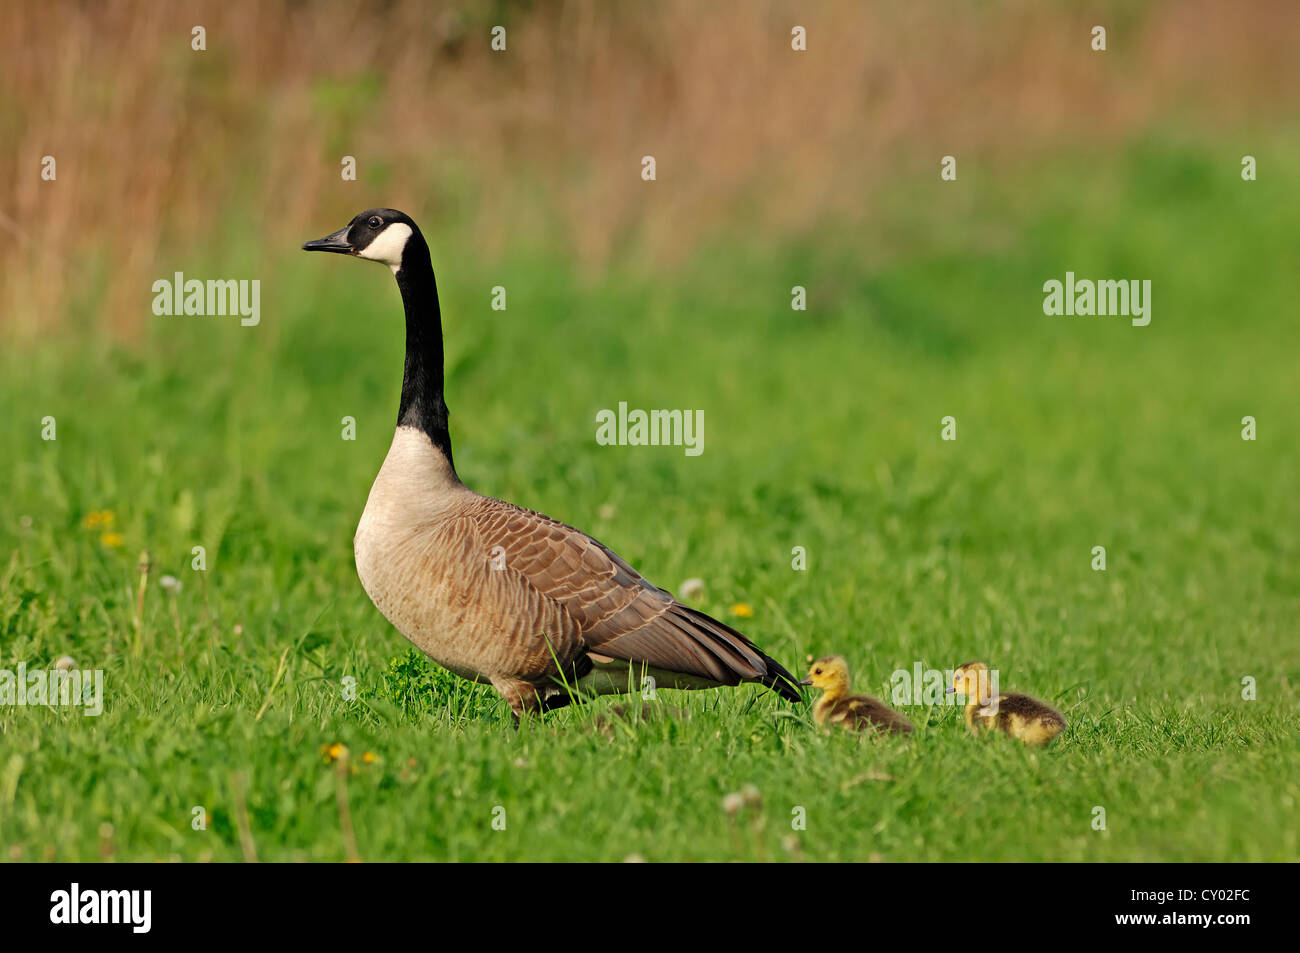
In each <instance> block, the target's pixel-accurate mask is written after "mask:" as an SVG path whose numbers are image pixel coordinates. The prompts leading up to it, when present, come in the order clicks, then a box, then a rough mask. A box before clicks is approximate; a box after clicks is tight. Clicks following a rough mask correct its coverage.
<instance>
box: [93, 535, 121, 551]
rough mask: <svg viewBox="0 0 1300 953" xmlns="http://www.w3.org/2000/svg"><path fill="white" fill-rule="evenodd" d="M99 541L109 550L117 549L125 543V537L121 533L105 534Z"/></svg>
mask: <svg viewBox="0 0 1300 953" xmlns="http://www.w3.org/2000/svg"><path fill="white" fill-rule="evenodd" d="M99 541H100V542H101V543H102V544H103V545H105V546H107V547H109V548H110V549H117V548H118V547H119V546H121V545H122V544H123V543H125V542H126V537H125V536H123V535H122V534H121V533H105V534H104V535H103V536H101V537H99Z"/></svg>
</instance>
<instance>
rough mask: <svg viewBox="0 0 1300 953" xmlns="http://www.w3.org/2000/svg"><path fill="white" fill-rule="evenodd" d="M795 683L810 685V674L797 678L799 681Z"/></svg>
mask: <svg viewBox="0 0 1300 953" xmlns="http://www.w3.org/2000/svg"><path fill="white" fill-rule="evenodd" d="M795 684H796V685H811V684H812V676H811V675H810V676H809V677H808V678H801V679H799V681H797V682H795Z"/></svg>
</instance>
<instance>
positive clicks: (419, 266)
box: [397, 232, 456, 472]
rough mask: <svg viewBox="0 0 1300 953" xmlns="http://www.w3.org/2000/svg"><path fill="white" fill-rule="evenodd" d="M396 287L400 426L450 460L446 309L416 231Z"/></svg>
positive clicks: (423, 242) (427, 254)
mask: <svg viewBox="0 0 1300 953" xmlns="http://www.w3.org/2000/svg"><path fill="white" fill-rule="evenodd" d="M397 287H398V288H399V289H401V292H402V305H403V306H404V307H405V309H406V368H405V371H404V373H403V375H402V403H401V406H400V407H398V409H397V426H399V427H416V428H418V429H420V430H423V431H424V432H425V433H426V434H428V436H429V439H430V440H431V441H433V445H434V446H435V447H437V448H438V449H439V450H440V451H442V454H443V456H445V457H446V458H447V464H448V465H449V466H451V467H452V472H455V469H456V468H455V466H454V465H452V462H451V434H450V433H449V432H448V430H447V403H446V401H445V400H444V399H443V396H442V311H441V309H440V308H439V307H438V287H437V285H436V284H435V283H434V280H433V263H432V262H431V261H430V260H429V246H428V245H427V244H425V241H424V236H422V235H421V234H420V233H419V232H415V233H414V234H412V235H411V237H410V239H408V240H407V243H406V248H405V250H404V251H403V254H402V267H401V268H400V269H398V272H397Z"/></svg>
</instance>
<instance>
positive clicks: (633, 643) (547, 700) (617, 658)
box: [302, 208, 800, 722]
mask: <svg viewBox="0 0 1300 953" xmlns="http://www.w3.org/2000/svg"><path fill="white" fill-rule="evenodd" d="M302 247H303V248H304V249H305V250H307V251H327V252H337V253H339V254H344V255H353V256H355V257H357V258H367V259H370V260H371V261H379V262H383V263H384V264H386V265H387V266H388V267H389V268H390V269H392V272H393V275H394V276H395V277H396V278H397V287H398V290H399V291H400V292H401V294H402V305H403V307H404V308H405V311H406V362H405V371H404V374H403V376H402V397H401V403H400V405H399V407H398V411H397V432H396V434H394V436H393V442H392V445H391V446H390V447H389V450H388V456H387V457H385V459H384V463H383V466H382V467H381V468H380V470H379V475H378V476H376V477H375V482H374V485H373V486H372V487H371V488H370V497H369V499H368V500H367V501H366V508H365V511H364V512H363V513H362V515H361V522H360V524H359V525H358V526H357V532H356V537H355V538H354V540H353V550H354V554H355V557H356V564H357V574H358V575H359V576H360V577H361V584H362V586H363V587H364V588H365V590H366V593H367V594H368V595H369V596H370V599H371V601H372V602H374V604H375V607H376V608H378V609H379V611H380V612H381V613H383V615H384V617H385V618H387V619H388V621H389V622H391V623H392V624H393V626H394V627H396V629H397V631H399V632H401V633H402V635H404V636H406V638H408V639H410V640H411V642H412V643H414V644H415V646H416V647H417V648H419V649H420V650H421V651H422V652H424V653H425V654H426V655H428V656H429V657H430V658H431V659H433V660H434V661H435V662H437V663H438V664H439V665H442V666H443V667H445V668H447V669H449V670H450V671H452V672H454V673H456V674H457V675H460V676H462V677H464V678H468V679H471V680H474V681H477V682H487V683H491V685H492V686H493V687H494V688H496V690H497V691H498V692H500V693H501V695H502V696H503V697H504V698H505V700H506V701H507V703H509V705H510V709H511V711H512V713H513V714H514V717H515V721H516V722H518V720H519V718H520V716H521V715H523V714H524V713H525V712H533V711H538V710H549V709H551V708H559V707H562V706H564V705H566V704H568V703H569V701H570V700H571V697H572V696H571V692H570V691H569V690H568V689H569V688H573V689H575V690H576V691H577V692H578V693H580V694H606V693H619V692H625V691H628V690H629V688H631V689H637V688H641V687H643V686H644V679H645V678H646V677H647V676H649V677H650V678H653V679H654V684H655V685H657V686H658V687H660V688H707V687H716V686H719V685H736V684H738V683H740V682H760V683H762V684H764V685H767V686H770V687H771V688H773V689H775V690H776V692H777V693H778V694H779V695H781V696H782V697H783V698H786V699H788V700H790V701H798V700H799V699H800V695H799V693H798V690H797V689H795V688H794V687H793V686H794V676H792V675H791V674H790V673H789V672H787V671H786V670H785V669H784V668H782V667H781V666H780V665H779V664H778V663H777V662H775V661H774V660H773V659H771V658H769V657H768V656H767V655H765V654H763V652H762V651H761V650H760V649H759V648H758V647H757V646H756V645H754V643H753V642H751V641H750V640H749V639H747V638H746V637H745V636H743V635H741V634H740V633H739V632H737V631H736V630H735V629H732V628H731V627H730V626H727V625H725V624H723V623H721V622H719V621H717V620H716V619H712V618H710V617H709V616H707V615H705V614H704V613H703V612H698V611H696V610H695V609H692V608H690V607H688V606H685V605H683V604H682V603H680V602H678V601H677V600H676V599H674V598H673V597H672V595H671V594H669V593H668V592H666V591H664V590H663V589H660V588H658V587H657V586H654V585H651V584H650V583H649V582H647V581H646V580H645V579H643V578H642V577H641V576H640V575H639V574H638V573H637V572H636V570H634V569H633V568H632V567H631V566H629V565H628V564H627V563H626V562H624V561H623V560H622V559H620V558H619V557H618V556H617V555H616V554H615V553H613V552H612V551H611V550H609V549H608V548H606V547H605V546H603V545H601V544H600V543H599V542H597V541H596V540H594V539H592V538H591V537H590V536H587V535H586V534H585V533H581V532H579V531H578V530H576V529H573V528H572V527H570V526H566V525H564V524H563V523H560V522H557V521H556V520H553V519H550V518H549V517H546V516H543V515H541V514H540V513H534V512H532V511H531V510H526V509H523V508H521V507H518V506H515V505H514V504H513V503H506V502H503V501H502V500H495V499H492V498H491V497H487V496H482V495H481V494H478V493H475V492H474V491H473V490H470V489H469V488H468V487H466V486H465V485H464V484H463V483H461V481H460V478H459V477H458V476H457V475H456V468H455V466H454V465H453V463H452V455H451V439H450V437H449V435H448V430H447V404H446V402H445V401H444V399H443V354H442V313H441V311H440V309H439V307H438V292H437V287H436V285H435V283H434V277H433V265H432V263H431V261H430V258H429V246H428V245H427V244H426V243H425V240H424V236H423V235H421V234H420V229H419V228H418V227H416V224H415V222H413V221H412V220H411V218H410V217H409V216H407V215H405V214H404V213H402V212H399V211H396V210H395V209H384V208H381V209H371V210H369V211H366V212H362V213H361V214H360V215H358V216H357V217H356V218H354V219H352V221H351V222H349V223H348V224H347V225H346V226H345V227H343V228H341V229H339V230H338V231H337V232H334V233H333V234H332V235H327V236H325V237H324V238H319V239H317V240H315V241H310V242H307V243H306V244H304V245H303V246H302Z"/></svg>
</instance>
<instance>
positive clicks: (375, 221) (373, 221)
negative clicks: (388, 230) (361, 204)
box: [366, 215, 384, 228]
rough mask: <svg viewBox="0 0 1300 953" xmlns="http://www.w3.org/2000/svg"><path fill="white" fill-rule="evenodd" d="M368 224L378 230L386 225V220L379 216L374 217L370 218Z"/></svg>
mask: <svg viewBox="0 0 1300 953" xmlns="http://www.w3.org/2000/svg"><path fill="white" fill-rule="evenodd" d="M366 224H367V225H369V226H370V227H371V228H378V227H379V226H380V225H382V224H384V220H383V219H381V218H380V217H379V216H378V215H372V216H370V221H368V222H366Z"/></svg>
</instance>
